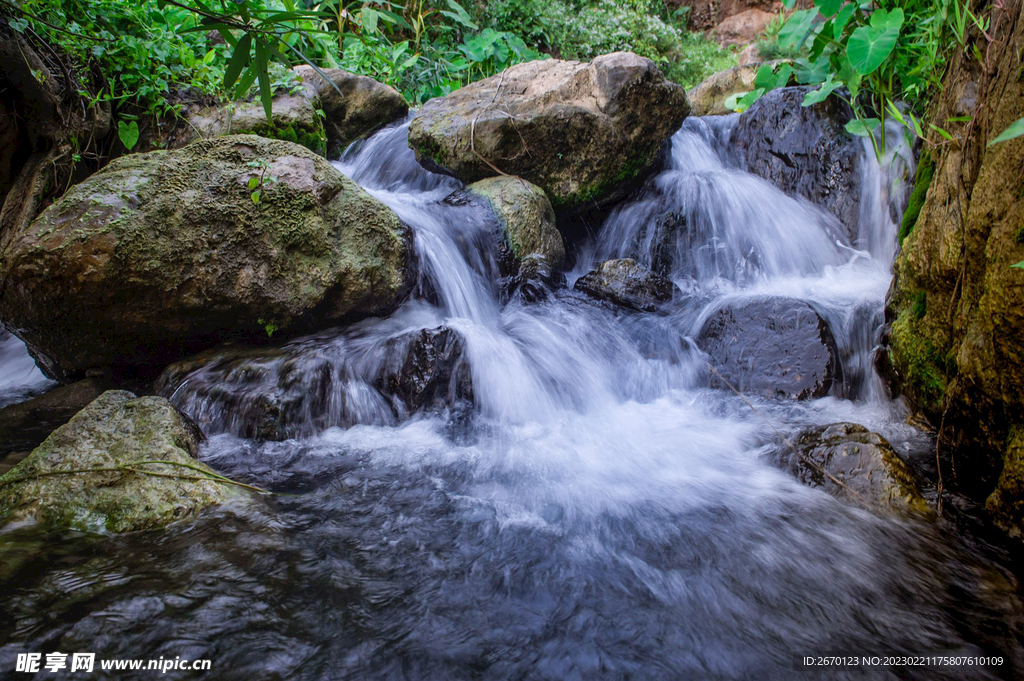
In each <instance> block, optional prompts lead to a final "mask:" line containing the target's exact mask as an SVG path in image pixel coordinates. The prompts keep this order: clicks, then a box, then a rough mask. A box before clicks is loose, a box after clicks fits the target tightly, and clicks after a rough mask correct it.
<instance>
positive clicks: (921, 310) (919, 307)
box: [912, 291, 928, 319]
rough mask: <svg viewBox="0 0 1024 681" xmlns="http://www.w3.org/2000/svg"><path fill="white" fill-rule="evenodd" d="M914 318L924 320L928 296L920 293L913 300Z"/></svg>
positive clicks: (922, 292)
mask: <svg viewBox="0 0 1024 681" xmlns="http://www.w3.org/2000/svg"><path fill="white" fill-rule="evenodd" d="M912 309H913V310H914V317H916V318H917V319H924V316H925V314H927V313H928V294H927V293H925V292H924V291H921V292H920V293H918V294H917V297H916V298H915V299H914V307H913V308H912Z"/></svg>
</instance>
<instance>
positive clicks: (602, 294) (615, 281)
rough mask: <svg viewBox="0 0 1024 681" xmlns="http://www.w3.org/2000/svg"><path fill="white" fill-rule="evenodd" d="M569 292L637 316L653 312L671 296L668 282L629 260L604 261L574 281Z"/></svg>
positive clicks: (670, 298) (672, 289) (672, 288)
mask: <svg viewBox="0 0 1024 681" xmlns="http://www.w3.org/2000/svg"><path fill="white" fill-rule="evenodd" d="M573 288H575V289H576V290H577V291H582V292H583V293H586V294H587V295H588V296H590V297H592V298H597V299H598V300H607V301H608V302H611V303H615V304H616V305H622V306H624V307H628V308H632V309H634V310H638V311H640V312H654V311H656V310H657V309H658V308H659V307H660V306H662V305H663V304H664V303H667V302H669V301H670V300H672V296H673V294H674V293H675V286H674V285H673V284H672V282H671V281H669V280H668V279H666V278H665V277H662V276H660V275H658V274H655V273H654V272H651V271H650V270H649V269H647V268H646V267H644V266H643V265H639V264H637V262H636V261H635V260H630V259H629V258H623V259H620V260H606V261H605V262H603V263H601V264H600V265H598V266H597V268H595V269H594V270H593V271H591V272H588V273H587V274H585V275H583V276H582V277H580V278H579V279H577V280H576V284H575V285H574V287H573Z"/></svg>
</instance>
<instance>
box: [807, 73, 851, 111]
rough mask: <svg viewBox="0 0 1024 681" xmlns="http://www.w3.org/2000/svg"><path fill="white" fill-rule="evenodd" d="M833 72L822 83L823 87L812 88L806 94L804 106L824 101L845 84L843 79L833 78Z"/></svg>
mask: <svg viewBox="0 0 1024 681" xmlns="http://www.w3.org/2000/svg"><path fill="white" fill-rule="evenodd" d="M832 78H833V76H832V74H831V73H830V74H828V78H826V79H825V82H824V83H822V84H821V87H820V88H818V89H817V90H811V91H810V92H808V93H807V94H806V95H804V103H803V105H804V106H812V105H814V104H819V103H821V102H824V101H825V100H826V99H827V98H828V96H829V95H830V94H832V93H833V92H835V91H836V90H837V89H839V88H841V87H842V86H843V82H842V81H841V80H833V79H832Z"/></svg>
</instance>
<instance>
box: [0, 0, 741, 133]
mask: <svg viewBox="0 0 1024 681" xmlns="http://www.w3.org/2000/svg"><path fill="white" fill-rule="evenodd" d="M3 4H4V6H5V8H6V10H7V11H9V13H10V15H11V17H12V18H11V20H10V22H9V23H10V25H11V26H12V27H13V28H14V29H15V30H17V31H19V32H22V33H26V32H27V33H29V34H32V36H33V37H35V36H39V37H42V38H44V39H45V40H46V41H47V42H48V43H49V44H50V45H53V46H55V47H56V49H57V50H58V51H60V52H61V53H62V55H63V58H64V59H66V60H67V61H69V62H70V63H71V64H72V66H73V67H74V68H75V69H77V70H79V71H81V72H89V71H90V67H92V66H95V67H96V68H95V69H92V71H93V72H94V73H96V72H98V73H100V74H102V81H103V82H102V86H101V87H99V88H98V89H99V93H98V94H96V93H95V92H93V93H91V94H88V97H89V98H90V99H97V98H102V99H108V100H111V101H113V102H114V103H115V104H116V105H117V107H116V108H117V110H118V112H119V113H120V115H121V118H122V119H123V118H125V117H127V118H128V119H131V118H132V116H137V115H153V114H156V115H167V114H169V113H172V112H173V111H174V110H175V107H176V106H177V104H178V103H179V102H181V101H183V100H190V99H191V100H194V99H197V98H203V97H207V98H219V99H228V98H245V97H249V96H252V95H253V94H254V93H260V94H264V93H265V94H266V95H267V99H269V93H270V92H272V91H275V90H278V89H280V88H282V87H288V86H289V85H291V80H292V79H293V76H292V75H291V74H290V72H289V71H288V69H287V67H289V66H291V65H294V64H297V63H302V62H304V61H305V62H308V63H311V64H313V65H315V66H317V67H322V68H328V67H341V68H344V69H346V70H349V71H352V72H354V73H359V74H363V75H369V76H372V77H374V78H377V79H378V80H381V81H383V82H386V83H388V84H389V85H392V86H394V87H395V88H397V89H398V90H399V91H401V92H402V93H403V95H405V97H406V98H407V99H408V100H409V101H410V102H412V103H420V102H423V101H425V100H426V99H429V98H430V97H435V96H438V95H444V94H447V93H448V92H451V91H452V90H454V89H457V88H459V87H461V86H463V85H465V84H467V83H469V82H471V81H474V80H478V79H480V78H484V77H487V76H490V75H493V74H495V73H498V72H500V71H501V70H503V69H505V68H506V67H508V66H510V65H511V64H514V63H518V62H521V61H528V60H532V59H538V58H544V57H546V56H547V55H548V54H554V55H556V56H561V57H565V58H573V59H590V58H591V57H593V56H595V55H597V54H600V53H603V52H609V51H613V50H620V49H628V50H633V51H635V52H637V53H639V54H642V55H644V56H647V57H650V58H651V59H654V60H655V61H656V62H658V63H659V65H660V66H661V67H662V68H663V69H664V70H665V71H666V72H667V73H668V74H669V76H670V77H671V78H673V79H675V80H677V81H679V82H681V83H682V84H684V85H687V86H692V85H694V84H696V83H697V82H699V81H700V80H701V79H702V78H704V77H705V76H707V75H709V74H710V73H713V72H714V71H716V70H718V69H720V68H723V67H726V66H729V65H731V64H732V63H733V59H732V55H731V54H730V53H729V52H728V51H727V50H724V49H722V48H720V47H718V45H717V44H715V43H712V42H709V41H708V40H706V39H705V38H704V37H703V36H700V35H697V34H691V33H689V32H687V31H686V30H685V28H684V24H685V12H675V13H674V14H672V15H669V14H668V11H667V10H666V9H665V6H664V5H663V4H662V1H661V0H629V1H628V2H626V3H624V4H622V3H614V2H611V1H610V0H492V1H491V2H481V3H480V4H472V5H470V4H468V3H467V6H466V7H463V6H462V5H460V4H459V3H458V2H456V0H410V1H409V2H408V3H407V4H405V5H399V4H395V3H391V2H386V1H377V0H375V1H371V2H349V3H347V4H346V3H345V2H344V0H333V1H332V0H327V1H326V2H321V3H316V4H313V3H312V2H307V1H306V0H298V1H296V0H242V1H241V2H236V1H235V0H220V2H212V3H209V4H208V3H206V2H204V1H203V0H181V2H177V1H175V0H141V2H139V1H132V2H128V1H127V0H25V1H24V2H22V3H20V4H18V5H15V4H12V3H7V2H4V3H3ZM83 94H87V93H84V92H83ZM122 128H123V126H122ZM129 146H130V145H129Z"/></svg>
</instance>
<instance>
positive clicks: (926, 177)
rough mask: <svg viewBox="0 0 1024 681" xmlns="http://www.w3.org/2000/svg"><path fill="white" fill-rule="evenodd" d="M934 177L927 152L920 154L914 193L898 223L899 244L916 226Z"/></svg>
mask: <svg viewBox="0 0 1024 681" xmlns="http://www.w3.org/2000/svg"><path fill="white" fill-rule="evenodd" d="M934 176H935V161H934V160H933V159H932V155H931V154H930V153H928V152H927V151H924V152H921V160H920V162H919V163H918V165H917V179H916V181H915V183H914V191H913V192H912V193H911V194H910V201H909V202H908V203H907V210H906V211H904V213H903V222H901V223H900V232H899V242H900V245H901V246H902V245H903V240H904V239H906V238H907V235H908V234H910V232H911V231H912V230H913V229H914V225H915V224H917V217H918V216H919V215H920V214H921V208H922V207H923V206H924V200H925V198H926V197H927V196H928V187H929V186H930V185H931V183H932V178H933V177H934Z"/></svg>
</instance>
